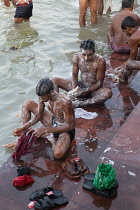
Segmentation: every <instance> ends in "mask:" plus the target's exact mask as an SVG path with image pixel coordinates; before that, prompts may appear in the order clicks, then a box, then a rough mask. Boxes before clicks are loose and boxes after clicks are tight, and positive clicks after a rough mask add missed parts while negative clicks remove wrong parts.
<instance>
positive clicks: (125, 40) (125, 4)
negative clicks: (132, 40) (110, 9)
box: [107, 0, 140, 53]
mask: <svg viewBox="0 0 140 210" xmlns="http://www.w3.org/2000/svg"><path fill="white" fill-rule="evenodd" d="M133 8H134V0H122V11H121V12H119V13H117V14H116V15H114V17H113V19H112V20H111V24H110V32H109V33H108V34H107V37H108V43H109V46H110V48H111V49H112V50H113V51H114V52H117V53H130V46H129V37H128V36H127V35H126V34H125V33H124V32H123V31H122V29H121V23H122V21H123V19H124V18H125V17H127V16H131V17H133V18H134V19H135V20H136V21H137V22H138V24H139V23H140V19H139V16H138V15H137V14H135V13H133V12H132V11H133Z"/></svg>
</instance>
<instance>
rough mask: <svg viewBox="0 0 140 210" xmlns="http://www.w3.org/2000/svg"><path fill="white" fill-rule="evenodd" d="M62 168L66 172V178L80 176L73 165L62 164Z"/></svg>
mask: <svg viewBox="0 0 140 210" xmlns="http://www.w3.org/2000/svg"><path fill="white" fill-rule="evenodd" d="M62 168H63V169H64V170H65V171H66V174H67V175H68V177H70V178H72V179H75V178H79V177H81V174H80V173H79V171H78V170H77V168H76V166H75V164H74V163H72V162H71V163H69V162H65V163H63V164H62Z"/></svg>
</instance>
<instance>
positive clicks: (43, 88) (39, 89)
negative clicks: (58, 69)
mask: <svg viewBox="0 0 140 210" xmlns="http://www.w3.org/2000/svg"><path fill="white" fill-rule="evenodd" d="M53 89H54V86H53V82H52V81H51V80H50V79H49V78H48V77H46V78H43V79H41V80H40V81H39V83H38V84H37V86H36V94H37V95H38V96H45V95H47V94H49V93H50V92H51V90H53Z"/></svg>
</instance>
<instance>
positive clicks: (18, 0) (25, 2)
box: [3, 0, 33, 23]
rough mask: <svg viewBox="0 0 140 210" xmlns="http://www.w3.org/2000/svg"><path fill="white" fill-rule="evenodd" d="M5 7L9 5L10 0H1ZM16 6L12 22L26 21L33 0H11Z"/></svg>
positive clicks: (30, 12) (30, 14)
mask: <svg viewBox="0 0 140 210" xmlns="http://www.w3.org/2000/svg"><path fill="white" fill-rule="evenodd" d="M3 1H4V4H5V5H6V6H7V7H10V0H3ZM11 1H12V4H13V5H14V6H15V7H16V11H15V16H14V22H15V23H21V22H23V21H28V20H29V19H30V17H31V16H32V10H33V2H32V0H11Z"/></svg>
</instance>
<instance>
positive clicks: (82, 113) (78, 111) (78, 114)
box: [75, 108, 98, 120]
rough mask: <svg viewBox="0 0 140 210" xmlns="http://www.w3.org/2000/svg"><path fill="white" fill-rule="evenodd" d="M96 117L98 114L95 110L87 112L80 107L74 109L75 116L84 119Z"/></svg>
mask: <svg viewBox="0 0 140 210" xmlns="http://www.w3.org/2000/svg"><path fill="white" fill-rule="evenodd" d="M97 117H98V114H97V113H96V112H87V111H86V110H84V109H82V108H76V109H75V118H84V119H88V120H91V119H95V118H97Z"/></svg>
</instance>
